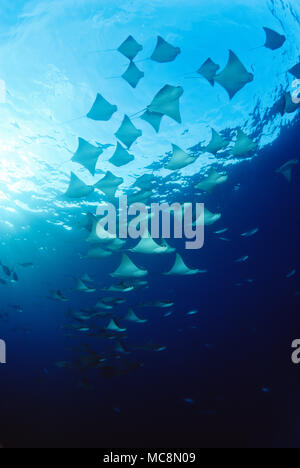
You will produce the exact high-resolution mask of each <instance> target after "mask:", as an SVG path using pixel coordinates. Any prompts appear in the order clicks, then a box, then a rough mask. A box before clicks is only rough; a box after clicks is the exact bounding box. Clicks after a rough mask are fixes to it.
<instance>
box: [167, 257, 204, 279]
mask: <svg viewBox="0 0 300 468" xmlns="http://www.w3.org/2000/svg"><path fill="white" fill-rule="evenodd" d="M198 273H200V270H192V269H190V268H189V267H187V266H186V264H185V263H184V261H183V259H182V257H181V255H179V254H178V253H177V254H176V260H175V263H174V265H173V267H172V268H171V270H170V271H168V272H167V273H164V274H165V275H168V276H172V275H197V274H198Z"/></svg>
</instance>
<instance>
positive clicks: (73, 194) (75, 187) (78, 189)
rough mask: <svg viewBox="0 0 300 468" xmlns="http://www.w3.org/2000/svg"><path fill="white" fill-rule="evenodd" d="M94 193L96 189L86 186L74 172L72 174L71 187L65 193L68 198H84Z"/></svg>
mask: <svg viewBox="0 0 300 468" xmlns="http://www.w3.org/2000/svg"><path fill="white" fill-rule="evenodd" d="M93 191H94V187H92V186H90V185H87V184H85V183H84V182H83V181H82V180H81V179H79V177H77V176H76V175H75V174H74V172H71V179H70V184H69V187H68V189H67V191H66V193H65V196H66V197H68V198H83V197H86V196H87V195H90V194H91V193H92V192H93Z"/></svg>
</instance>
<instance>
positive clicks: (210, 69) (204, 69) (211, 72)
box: [197, 58, 220, 86]
mask: <svg viewBox="0 0 300 468" xmlns="http://www.w3.org/2000/svg"><path fill="white" fill-rule="evenodd" d="M219 68H220V65H217V64H216V63H215V62H213V61H212V60H211V59H210V58H208V59H207V60H206V62H204V63H203V65H201V67H200V68H199V70H197V73H198V74H199V75H201V76H203V78H205V79H206V80H207V81H208V82H209V83H210V84H211V85H212V86H214V84H215V76H216V74H217V71H218V70H219Z"/></svg>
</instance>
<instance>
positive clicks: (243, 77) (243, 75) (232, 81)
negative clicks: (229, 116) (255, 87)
mask: <svg viewBox="0 0 300 468" xmlns="http://www.w3.org/2000/svg"><path fill="white" fill-rule="evenodd" d="M253 79H254V75H253V74H252V73H249V72H248V71H247V70H246V68H245V67H244V65H243V64H242V62H241V61H240V60H239V58H238V57H237V56H236V55H235V53H234V52H232V50H230V51H229V59H228V63H227V65H226V67H225V68H224V70H223V71H221V72H220V73H219V74H218V75H216V76H215V81H216V82H217V83H219V84H220V85H221V86H223V88H224V89H225V90H226V91H227V93H228V94H229V97H230V99H232V98H233V97H234V96H235V95H236V94H237V93H238V92H239V91H240V90H241V89H242V88H243V87H244V86H245V85H246V84H247V83H250V82H251V81H253Z"/></svg>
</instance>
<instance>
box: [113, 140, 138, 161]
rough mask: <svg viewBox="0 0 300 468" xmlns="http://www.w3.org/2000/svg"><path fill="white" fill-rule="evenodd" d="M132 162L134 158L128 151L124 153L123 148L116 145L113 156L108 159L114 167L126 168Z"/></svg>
mask: <svg viewBox="0 0 300 468" xmlns="http://www.w3.org/2000/svg"><path fill="white" fill-rule="evenodd" d="M133 160H134V156H133V155H132V154H130V153H128V151H126V149H125V148H123V146H122V145H121V144H120V143H118V144H117V148H116V151H115V152H114V154H113V156H112V157H111V158H110V159H109V162H110V163H111V164H113V165H114V166H116V167H121V166H126V164H129V163H130V162H132V161H133Z"/></svg>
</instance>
